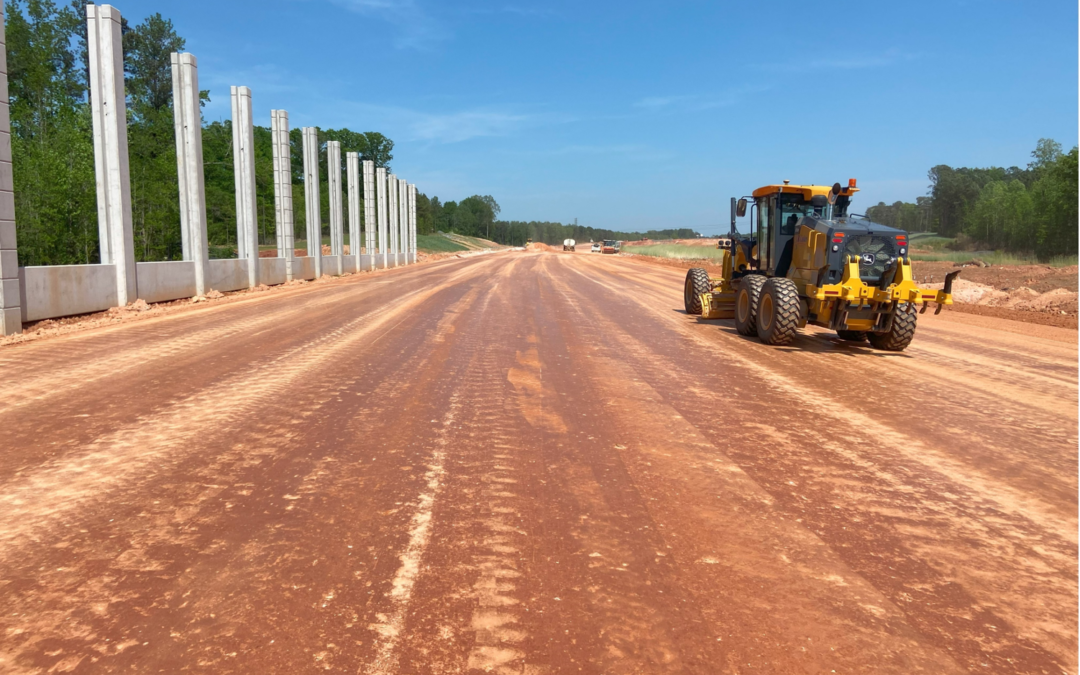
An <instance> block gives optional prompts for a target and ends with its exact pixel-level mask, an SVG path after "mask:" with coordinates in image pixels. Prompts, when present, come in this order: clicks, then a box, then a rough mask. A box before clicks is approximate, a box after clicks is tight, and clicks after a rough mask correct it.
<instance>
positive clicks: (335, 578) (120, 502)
mask: <svg viewBox="0 0 1080 675" xmlns="http://www.w3.org/2000/svg"><path fill="white" fill-rule="evenodd" d="M470 270H471V271H470ZM485 276H486V273H485V272H484V271H483V270H482V269H473V268H472V266H467V267H455V266H447V268H446V269H445V270H444V275H443V279H442V281H443V282H444V283H443V284H434V285H429V284H427V283H423V282H422V280H420V279H418V280H416V282H415V285H411V284H409V283H408V281H407V280H406V281H405V282H404V283H401V284H398V285H397V286H396V287H394V288H391V287H385V288H383V289H382V291H381V297H379V298H377V299H375V300H374V301H373V300H372V299H371V298H370V297H369V296H368V295H367V294H366V293H364V292H360V293H358V294H357V295H356V296H355V297H349V296H346V297H343V298H340V299H339V301H338V302H337V303H335V304H333V305H326V306H323V307H321V308H320V307H318V306H314V307H309V311H308V315H307V316H306V319H307V320H305V321H303V322H299V323H297V324H293V325H292V326H289V327H288V329H287V331H286V332H287V333H288V334H289V335H290V336H291V337H290V338H281V339H279V340H268V339H266V338H265V337H263V336H259V339H256V340H253V341H252V340H244V339H243V338H242V337H241V338H234V339H233V340H228V341H220V342H218V343H211V344H208V345H206V348H205V349H204V350H203V351H202V352H201V353H202V356H203V358H204V362H203V363H202V366H203V368H204V369H205V368H207V367H210V366H216V367H217V369H218V377H216V378H211V379H209V380H207V381H205V383H203V384H202V385H201V386H200V387H196V388H195V390H194V391H191V392H189V391H188V389H189V388H185V389H184V390H183V391H182V392H181V393H180V395H179V396H174V395H173V394H172V392H171V391H170V389H165V388H154V387H147V388H146V392H147V400H145V401H142V402H140V401H135V400H132V401H131V405H136V406H137V405H143V406H144V408H143V409H142V411H141V414H140V416H139V417H138V418H137V419H136V420H135V421H134V422H129V421H128V420H127V418H126V417H121V418H119V419H117V418H115V417H113V418H111V419H112V421H113V423H114V424H115V425H116V428H113V429H111V430H110V431H108V432H107V433H104V434H100V435H99V436H98V437H96V438H93V439H92V440H91V441H89V442H85V441H83V442H77V443H71V444H68V447H66V448H65V451H64V452H63V453H54V452H41V449H42V448H49V447H51V446H55V445H58V444H60V443H62V441H63V439H64V435H65V425H64V424H52V425H50V424H47V423H46V422H45V421H44V419H45V417H46V415H47V413H46V412H45V410H42V411H41V412H37V411H36V410H35V409H34V406H25V407H22V408H19V409H16V410H15V411H13V412H12V411H8V412H3V413H0V415H3V416H4V417H3V419H4V421H5V423H8V424H11V425H12V426H14V427H17V428H19V430H20V431H23V430H24V425H25V426H29V427H32V428H34V429H37V431H38V439H39V443H37V444H29V445H27V446H25V447H21V448H16V449H15V450H17V451H21V452H23V453H25V458H24V459H23V460H22V461H23V466H22V468H21V470H20V471H18V472H17V473H14V474H8V475H5V476H4V477H3V485H4V489H3V491H2V494H3V499H2V500H0V512H2V513H3V514H4V515H3V518H0V520H2V522H3V523H4V526H3V527H2V528H0V536H2V537H3V539H4V542H5V545H4V546H3V547H2V553H0V578H2V579H3V582H4V583H3V584H2V585H0V596H2V604H3V606H5V607H14V608H17V610H16V611H13V612H10V613H7V612H6V613H5V614H4V615H3V617H2V618H0V622H2V624H3V629H2V632H0V635H3V640H2V641H0V643H2V648H0V664H2V665H3V668H0V669H2V670H5V671H10V672H38V671H39V670H48V669H50V668H55V669H56V670H58V671H63V670H86V671H105V672H108V671H112V670H119V669H129V668H135V669H136V670H140V671H144V672H145V671H151V670H162V671H174V670H176V669H177V668H178V667H184V668H188V667H190V668H194V667H197V666H200V664H201V667H203V668H209V669H212V670H214V671H215V672H252V671H263V672H271V671H277V672H295V671H296V670H299V669H302V668H308V667H311V666H318V665H327V664H331V663H333V662H334V661H335V660H337V661H338V662H339V663H349V662H352V663H353V664H354V665H355V666H356V667H359V664H361V663H363V662H364V659H363V655H364V652H365V651H372V650H373V644H374V642H375V639H376V636H377V634H378V632H377V631H376V630H375V629H373V628H372V627H371V624H375V623H376V617H375V616H374V615H375V613H376V612H374V611H369V609H371V608H372V607H373V606H374V605H375V604H376V603H373V601H372V599H373V597H380V596H382V595H383V593H384V592H387V591H388V590H389V589H390V586H391V584H392V583H393V581H394V579H395V578H397V575H398V573H399V571H400V568H401V563H400V558H401V551H402V549H403V547H404V546H405V545H406V543H407V538H408V524H409V522H410V520H411V519H412V515H413V514H412V511H413V510H414V509H413V508H412V506H411V505H412V504H413V503H414V502H415V501H416V500H417V499H418V495H422V494H423V493H424V489H425V487H426V485H427V481H426V474H427V470H426V467H425V465H427V464H428V463H430V462H431V460H432V456H433V454H434V450H435V449H437V448H438V442H437V441H438V430H439V428H440V424H441V422H442V417H443V408H444V406H443V405H442V402H443V401H444V400H445V399H446V398H447V397H449V396H450V395H451V389H452V386H453V383H454V381H455V374H456V373H455V371H454V370H453V368H454V365H455V364H454V363H452V362H450V361H447V360H446V359H440V358H439V352H438V350H437V349H431V348H430V346H431V344H430V343H431V342H432V341H433V340H434V339H435V338H436V337H438V338H439V339H442V336H441V334H440V333H439V332H438V331H437V330H435V328H436V326H437V324H438V321H439V319H440V312H442V311H444V310H446V309H447V308H450V307H453V306H454V304H455V303H458V302H461V301H462V299H463V298H464V297H465V296H467V295H468V292H469V290H470V289H472V290H473V291H474V295H475V290H476V289H477V288H481V287H482V286H483V279H484V277H485ZM410 286H412V287H410ZM357 290H358V291H359V290H361V287H360V286H357ZM363 290H364V291H366V290H369V289H363ZM305 299H306V300H309V301H310V300H313V299H314V298H311V297H310V296H308V297H306V298H305ZM423 307H431V308H435V309H436V311H432V312H417V311H416V310H417V309H420V308H423ZM326 315H330V316H331V317H332V319H330V320H329V324H328V323H327V321H328V320H327V316H326ZM185 318H186V317H185ZM219 318H220V319H221V320H223V321H227V320H228V318H229V316H228V315H224V316H222V317H219ZM184 322H185V321H184V319H179V318H177V319H174V320H172V321H170V322H169V323H170V324H171V325H172V326H173V327H174V328H175V329H176V330H177V331H178V332H180V333H182V332H183V329H184ZM94 337H95V336H93V335H90V334H88V335H86V336H79V338H82V339H93V338H94ZM73 339H74V338H73ZM56 343H57V344H58V345H61V344H62V343H60V341H56ZM35 346H41V347H44V346H45V345H44V344H42V345H35ZM252 354H255V355H256V356H251V355H252ZM61 355H62V351H61ZM132 356H133V357H134V356H136V354H133V355H132ZM158 367H159V368H161V369H162V370H163V371H166V373H167V374H168V375H170V376H171V375H172V373H171V372H168V371H170V369H169V366H168V363H167V362H163V363H161V364H159V365H158ZM190 371H191V372H195V373H198V372H200V369H199V368H197V367H195V366H194V365H192V366H191V367H190ZM159 375H160V374H158V373H155V372H153V371H151V372H145V371H137V372H136V373H134V374H133V377H135V378H146V379H148V380H151V381H153V380H155V379H157V376H159ZM195 380H196V382H202V381H201V380H200V379H199V378H198V376H196V377H195ZM111 384H114V383H111ZM417 388H419V390H420V391H417ZM121 390H122V388H119V389H118V392H117V393H118V394H120V393H121ZM76 394H81V395H84V396H86V401H85V409H86V410H87V411H88V412H87V413H85V414H87V415H95V414H100V411H99V410H98V409H95V408H94V407H93V406H92V403H93V402H94V397H95V394H94V393H93V392H90V393H86V392H69V393H68V394H67V395H66V396H64V397H62V398H63V399H67V398H69V397H72V396H73V395H76ZM150 394H154V395H156V398H154V397H151V396H150ZM50 403H51V404H52V405H55V403H56V402H55V401H52V402H50ZM43 405H44V404H43ZM432 419H434V420H436V423H434V424H433V423H432V422H431V420H432ZM30 496H33V497H34V498H33V499H30ZM367 614H371V615H372V616H371V617H367Z"/></svg>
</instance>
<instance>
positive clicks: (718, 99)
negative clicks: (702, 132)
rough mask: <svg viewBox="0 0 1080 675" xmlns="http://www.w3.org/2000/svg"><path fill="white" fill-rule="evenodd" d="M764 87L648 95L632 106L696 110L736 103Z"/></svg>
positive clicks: (656, 110) (653, 109) (764, 88)
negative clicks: (700, 92) (705, 92)
mask: <svg viewBox="0 0 1080 675" xmlns="http://www.w3.org/2000/svg"><path fill="white" fill-rule="evenodd" d="M766 89H768V87H766V86H757V85H755V86H748V87H740V88H738V89H732V90H731V91H725V92H719V93H716V94H707V95H706V94H687V95H679V96H649V97H646V98H643V99H640V100H638V101H636V102H635V103H634V107H635V108H641V109H642V110H645V111H649V112H658V111H664V112H680V113H682V112H698V111H702V110H712V109H714V108H726V107H728V106H732V105H736V104H737V103H739V101H742V100H745V97H746V96H748V95H749V94H754V93H760V92H762V91H765V90H766Z"/></svg>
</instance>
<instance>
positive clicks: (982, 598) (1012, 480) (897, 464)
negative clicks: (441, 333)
mask: <svg viewBox="0 0 1080 675" xmlns="http://www.w3.org/2000/svg"><path fill="white" fill-rule="evenodd" d="M574 262H575V263H577V261H574ZM574 269H575V271H582V272H583V273H582V274H581V275H579V276H578V277H577V278H576V279H575V280H574V282H573V283H572V284H570V285H569V286H570V287H572V288H573V292H574V293H575V297H576V298H577V299H578V300H579V302H577V303H575V305H577V306H579V307H580V308H581V316H580V317H578V319H577V320H575V322H574V325H575V326H578V327H581V329H582V330H587V329H588V328H589V327H590V326H591V327H594V330H595V333H594V335H593V336H592V342H593V343H594V344H595V343H599V342H601V341H602V340H603V341H606V342H607V343H609V344H611V345H612V346H613V347H614V348H615V349H617V359H618V361H619V362H620V363H621V364H622V366H623V367H622V368H621V369H620V372H622V373H626V372H632V373H634V375H635V376H637V377H640V379H641V380H643V381H645V382H647V383H648V389H649V390H650V391H651V392H656V393H655V394H649V395H650V396H653V395H658V396H659V397H661V398H664V399H666V400H669V401H670V402H671V406H672V407H673V408H674V409H675V410H676V411H677V412H678V413H679V414H680V415H681V416H683V417H684V418H686V419H688V420H690V421H692V423H693V424H694V426H695V427H696V432H699V433H700V434H701V435H702V436H703V437H704V438H705V439H708V440H710V441H712V442H713V443H715V444H716V446H717V447H718V448H722V449H723V452H724V453H725V455H726V456H727V457H729V458H730V459H731V460H732V461H734V462H735V463H736V464H737V465H738V467H739V468H740V469H741V470H743V471H745V472H746V474H747V475H748V476H750V477H751V478H752V479H753V480H754V481H755V482H756V483H757V484H758V485H760V486H761V487H762V488H764V489H765V490H766V491H767V492H768V495H769V497H770V499H771V503H772V505H773V506H774V508H777V510H779V511H780V512H781V513H784V514H786V517H787V518H788V519H789V520H791V521H792V522H796V523H799V524H800V525H801V526H802V527H805V528H806V529H807V531H809V532H813V533H814V534H815V535H816V536H817V537H819V538H820V540H821V541H822V542H824V543H827V544H828V546H829V548H830V550H832V551H834V552H835V553H836V554H837V555H838V556H839V560H840V561H842V562H843V563H844V565H846V566H848V567H849V570H848V573H857V574H858V575H860V576H861V577H862V578H864V579H865V580H866V581H869V582H870V583H871V584H872V585H873V586H874V587H875V588H876V590H877V591H878V592H880V594H881V595H882V596H883V599H887V600H888V601H889V602H890V603H891V604H892V606H891V607H886V608H885V609H882V608H881V607H880V606H878V605H876V604H874V603H872V602H866V601H865V599H864V600H863V601H862V602H861V603H859V604H861V605H864V608H863V609H866V607H865V606H866V605H869V606H870V607H869V609H870V610H871V611H872V612H873V613H874V614H875V615H877V616H878V618H882V617H884V616H885V614H886V612H885V610H886V609H888V610H898V611H901V612H902V613H903V615H904V616H905V617H906V620H907V622H908V623H909V624H910V626H911V627H912V628H914V629H916V630H917V631H918V633H919V634H920V637H919V640H918V641H919V642H920V643H921V644H924V645H926V646H927V647H936V648H937V649H940V650H942V652H941V653H947V654H949V655H950V656H951V657H952V658H953V659H955V660H957V661H958V662H959V663H960V664H962V665H963V666H964V667H966V668H969V669H973V670H978V669H980V668H985V667H988V666H987V665H984V664H990V666H989V667H993V668H995V670H996V671H1000V672H1041V671H1044V670H1046V671H1047V672H1053V671H1057V670H1065V671H1070V669H1074V668H1075V647H1076V620H1075V607H1076V581H1075V576H1076V546H1075V529H1076V528H1075V508H1076V506H1075V505H1076V491H1075V466H1076V442H1075V439H1076V423H1075V414H1074V413H1075V406H1072V408H1073V409H1072V413H1073V414H1072V415H1070V414H1069V412H1068V411H1067V410H1059V409H1058V408H1057V407H1056V406H1050V408H1049V409H1046V408H1043V409H1041V410H1040V408H1039V406H1038V403H1037V402H1036V403H1034V404H1033V403H1032V402H1030V401H1024V399H1025V398H1026V396H1025V393H1024V392H1018V391H1017V390H1016V388H1009V387H1004V386H1001V387H999V388H998V389H997V395H996V397H994V400H993V401H991V405H990V406H989V407H983V405H981V403H982V401H979V402H976V403H973V402H972V400H971V397H965V396H953V397H950V396H949V395H948V394H949V392H947V393H946V395H945V396H944V397H942V398H940V399H937V398H936V397H937V396H939V395H940V389H941V386H945V387H957V388H960V387H963V386H964V384H966V383H967V382H968V381H969V380H970V377H968V376H966V375H965V373H964V372H963V371H952V372H950V370H949V369H948V368H947V364H944V363H943V364H939V365H938V366H937V367H936V369H935V371H934V373H933V376H932V379H928V378H927V376H926V375H925V374H923V372H922V371H920V370H916V369H913V368H909V367H908V366H909V364H911V363H912V362H918V359H920V358H921V357H923V356H924V355H925V354H926V353H933V350H936V349H938V346H937V345H936V344H934V342H935V341H937V340H938V339H940V334H941V333H942V332H946V337H950V338H952V337H953V336H951V335H948V333H947V331H945V330H943V329H942V328H941V327H940V326H941V325H940V324H934V323H933V322H931V324H930V328H929V330H927V331H926V333H927V335H925V336H923V337H924V338H929V339H927V340H925V341H926V342H929V343H930V344H928V345H926V346H921V347H919V349H914V347H916V346H917V345H919V338H918V337H917V340H916V344H915V345H913V349H909V352H910V354H906V358H905V359H903V360H897V359H895V358H890V359H889V361H888V363H887V364H886V365H879V364H875V365H872V366H870V371H869V372H881V371H882V368H886V369H888V368H890V367H894V368H896V367H898V368H900V369H904V372H903V375H902V379H899V378H897V379H898V381H901V382H903V384H904V391H903V392H902V394H905V395H913V396H917V395H918V394H919V393H920V392H921V393H924V395H925V396H926V398H928V399H929V401H927V403H926V404H925V405H924V406H923V407H921V408H918V407H916V408H912V407H906V406H904V405H903V402H902V401H901V402H900V404H899V405H897V406H895V407H894V406H891V405H870V403H872V402H875V401H880V400H882V394H880V393H878V392H876V391H874V390H875V389H877V388H878V386H877V384H878V383H877V381H876V380H875V379H874V378H852V377H851V376H850V373H851V372H852V368H851V365H850V358H849V356H848V354H847V353H845V350H846V346H845V345H837V346H835V347H833V346H832V345H831V344H829V343H828V342H825V345H827V347H826V348H824V349H822V348H821V347H820V346H819V345H816V344H814V341H818V342H824V340H823V336H815V335H813V334H811V335H807V336H804V337H802V338H800V340H799V341H801V342H803V343H805V345H804V346H803V347H801V348H800V347H799V345H798V342H797V343H796V348H793V349H785V350H774V349H772V348H768V347H765V346H764V345H760V344H759V343H757V342H756V341H753V340H747V339H744V338H741V337H737V336H734V335H732V334H731V333H729V332H728V330H727V326H726V325H725V324H726V323H728V322H698V321H695V320H694V319H692V318H689V317H686V316H685V315H682V312H681V300H682V299H681V296H680V295H679V293H678V290H679V288H678V284H677V283H676V282H677V281H678V279H675V278H670V279H668V280H667V281H668V284H669V288H671V289H673V290H666V291H665V287H664V286H662V285H661V284H660V283H659V282H658V280H657V279H655V278H654V277H653V276H652V275H649V274H645V275H643V276H644V277H645V278H644V279H643V280H642V279H638V278H637V276H636V274H637V270H636V269H635V267H634V266H621V267H617V266H615V265H610V264H607V265H605V264H603V263H601V264H595V263H594V264H591V265H589V266H588V267H587V268H577V267H575V268H574ZM656 276H659V277H665V276H666V277H675V275H674V274H670V275H656ZM558 278H562V277H561V275H560V276H559V277H558ZM659 281H663V279H662V278H661V279H660V280H659ZM590 286H591V292H590ZM643 310H644V311H643ZM672 331H673V332H672ZM1015 337H1016V336H1013V335H1011V334H1007V333H1004V334H1003V333H995V332H994V331H975V335H974V336H973V338H974V342H975V345H976V347H975V350H976V351H975V355H973V354H971V353H965V352H964V351H963V344H964V343H963V341H962V340H959V339H950V340H949V345H950V347H949V348H950V349H957V350H960V353H961V354H962V355H964V357H965V358H966V359H980V360H983V361H984V363H983V365H984V368H983V369H982V371H981V373H980V377H982V378H985V379H991V380H995V379H998V378H1003V379H1011V378H1012V377H1013V369H1015V368H1016V367H1017V360H1005V361H1003V362H995V361H993V360H989V359H985V357H981V356H977V354H979V353H980V352H982V351H985V350H987V349H993V348H998V349H1004V348H1005V347H1006V346H1007V345H1009V344H1010V343H1011V342H1012V341H1013V338H1015ZM1031 352H1032V354H1031V355H1030V356H1029V357H1028V358H1027V359H1026V360H1028V361H1031V362H1032V365H1030V366H1028V367H1029V368H1030V370H1031V371H1032V378H1031V379H1032V380H1034V379H1037V378H1038V371H1039V370H1043V371H1046V370H1050V371H1051V372H1053V369H1055V368H1056V366H1057V365H1058V364H1064V363H1067V362H1068V360H1067V359H1069V358H1073V359H1074V358H1075V347H1072V346H1067V345H1059V344H1055V343H1045V342H1039V341H1034V344H1033V349H1032V350H1031ZM858 356H859V357H866V356H872V355H870V354H858ZM1020 361H1021V363H1022V362H1023V360H1020ZM593 362H594V361H590V363H593ZM963 364H964V361H961V365H963ZM886 372H887V370H886ZM867 380H869V382H868V381H867ZM927 385H930V386H927ZM1027 386H1032V385H1031V384H1028V385H1027ZM1035 386H1041V385H1040V384H1038V383H1036V385H1035ZM1055 386H1058V387H1060V388H1061V394H1062V395H1063V396H1065V397H1067V398H1072V399H1073V400H1074V401H1075V397H1076V390H1075V384H1072V385H1070V383H1069V377H1068V376H1064V377H1062V378H1060V382H1059V383H1058V384H1057V385H1055ZM860 390H862V391H860ZM893 390H895V387H892V388H890V390H889V392H890V393H891V392H892V391H893ZM988 391H989V390H984V392H983V393H984V395H987V392H988ZM1013 397H1017V398H1016V399H1014V398H1013ZM815 401H817V404H816V405H815ZM1014 401H1016V402H1017V403H1019V405H1022V406H1030V407H1031V408H1032V412H1033V413H1041V421H1042V424H1045V425H1047V426H1049V427H1052V428H1053V433H1051V434H1039V433H1038V432H1037V431H1035V430H1028V433H1027V434H1026V435H1025V434H1024V433H1019V434H1018V433H1017V431H1016V429H1014V428H1013V427H1014V425H1013V422H1012V420H1011V417H1012V415H1010V414H1008V413H1006V414H1000V413H997V412H996V411H998V410H1003V411H1007V410H1010V408H1011V406H1012V405H1014ZM1021 401H1023V402H1021ZM935 403H936V404H937V405H938V407H935V406H934V404H935ZM910 410H933V411H935V413H936V414H935V415H934V416H933V418H932V419H934V420H942V419H944V420H950V418H951V419H952V420H953V424H957V423H959V424H961V425H963V424H964V423H965V421H966V423H968V424H970V425H971V428H972V430H973V433H974V434H977V435H982V436H984V437H985V439H987V440H985V441H984V443H983V444H981V445H979V444H976V443H971V442H964V441H963V440H962V439H960V438H959V434H961V433H962V431H961V430H960V429H957V428H956V427H952V428H947V429H940V427H938V426H937V425H927V424H925V423H921V422H923V421H922V420H919V419H914V420H910V421H909V419H908V417H911V415H904V414H903V412H904V411H910ZM914 417H918V416H917V415H916V416H914ZM957 420H959V422H958V421H957ZM645 432H647V429H646V430H644V431H643V433H645ZM1024 440H1026V443H1025V444H1024V446H1023V447H1019V448H1017V447H1016V446H1015V445H1014V443H1016V442H1023V441H1024ZM1036 450H1037V451H1036ZM1016 452H1021V453H1027V454H1028V455H1029V461H1027V462H1026V463H1025V465H1024V466H1023V467H1021V466H1016V467H1015V468H1014V469H1013V470H1011V471H1003V470H998V469H997V468H996V467H997V466H999V465H1001V464H1004V463H1006V462H1010V460H1009V459H1008V456H1009V455H1010V454H1014V453H1016ZM1069 467H1072V470H1069ZM1025 474H1027V475H1025ZM1043 476H1045V477H1046V478H1045V479H1043V481H1042V484H1041V486H1040V478H1042V477H1043ZM1046 483H1049V484H1048V485H1047V484H1046ZM784 557H790V556H788V555H787V554H786V553H785V554H784ZM837 581H838V582H839V581H843V575H840V576H838V577H837ZM843 585H845V586H846V585H850V582H848V581H844V582H843ZM733 604H735V603H733ZM856 611H859V610H856ZM813 613H814V614H816V613H817V612H816V611H815V612H813ZM758 614H763V612H759V613H758ZM788 615H789V616H790V615H791V614H790V613H788ZM814 621H818V622H820V619H817V618H809V617H808V625H809V623H810V622H814ZM857 623H858V624H860V625H862V624H872V623H873V620H870V621H865V620H861V621H858V622H857ZM748 625H749V624H748ZM784 644H794V643H793V642H791V641H789V640H785V641H784ZM886 644H887V642H883V643H882V645H883V646H884V645H886ZM887 663H888V660H883V661H879V662H878V664H877V665H876V666H875V670H877V671H880V670H882V669H883V668H884V667H885V666H886V664H887ZM864 667H865V666H864Z"/></svg>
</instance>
